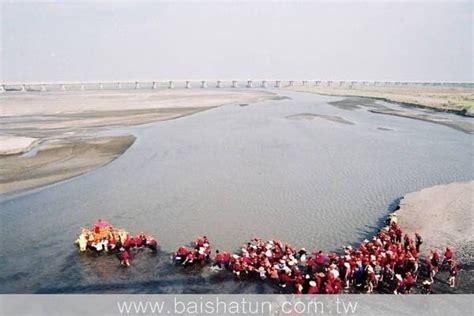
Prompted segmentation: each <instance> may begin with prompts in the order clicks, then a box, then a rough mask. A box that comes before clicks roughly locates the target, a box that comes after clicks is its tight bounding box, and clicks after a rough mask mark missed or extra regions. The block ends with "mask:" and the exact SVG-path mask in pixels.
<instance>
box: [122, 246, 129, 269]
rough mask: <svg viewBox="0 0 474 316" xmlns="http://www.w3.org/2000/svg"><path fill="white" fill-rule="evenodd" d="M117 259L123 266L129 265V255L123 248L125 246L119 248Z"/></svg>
mask: <svg viewBox="0 0 474 316" xmlns="http://www.w3.org/2000/svg"><path fill="white" fill-rule="evenodd" d="M119 259H120V263H121V264H122V265H123V266H126V267H129V266H130V255H129V254H128V251H127V250H125V248H123V247H122V248H120V253H119Z"/></svg>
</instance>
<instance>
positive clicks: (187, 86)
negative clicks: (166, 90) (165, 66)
mask: <svg viewBox="0 0 474 316" xmlns="http://www.w3.org/2000/svg"><path fill="white" fill-rule="evenodd" d="M189 88H191V82H190V81H186V89H189Z"/></svg>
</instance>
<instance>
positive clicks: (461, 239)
mask: <svg viewBox="0 0 474 316" xmlns="http://www.w3.org/2000/svg"><path fill="white" fill-rule="evenodd" d="M473 205H474V181H469V182H459V183H451V184H447V185H439V186H435V187H431V188H427V189H423V190H421V191H418V192H413V193H409V194H407V195H406V196H405V197H404V198H403V200H402V201H401V202H400V210H399V211H398V212H397V216H398V222H399V224H400V225H401V226H402V227H403V228H404V229H405V230H406V231H407V232H408V233H414V232H419V233H420V234H421V235H422V236H423V239H424V246H425V249H426V250H428V249H438V250H439V251H442V250H443V249H444V247H446V246H452V247H454V248H455V249H456V255H457V256H458V258H459V259H460V260H461V261H462V260H464V261H466V260H472V259H473V258H472V255H473V254H474V234H473V233H472V229H473V227H472V223H473V212H474V208H473Z"/></svg>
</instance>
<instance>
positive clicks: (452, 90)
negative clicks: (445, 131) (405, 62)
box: [287, 83, 474, 116]
mask: <svg viewBox="0 0 474 316" xmlns="http://www.w3.org/2000/svg"><path fill="white" fill-rule="evenodd" d="M287 89H291V90H294V91H301V92H312V93H317V94H321V95H332V96H345V97H369V98H372V99H377V100H382V101H387V102H395V103H401V104H406V105H411V106H415V107H420V108H429V109H433V110H437V111H443V112H453V113H456V114H460V115H465V116H474V89H473V88H472V87H471V88H470V87H445V86H435V85H428V86H419V85H418V86H416V85H407V86H394V85H391V84H380V83H379V84H377V85H376V86H374V85H365V86H362V85H359V84H355V85H352V87H350V86H349V85H348V84H347V83H346V84H344V85H342V86H335V85H333V86H293V87H287Z"/></svg>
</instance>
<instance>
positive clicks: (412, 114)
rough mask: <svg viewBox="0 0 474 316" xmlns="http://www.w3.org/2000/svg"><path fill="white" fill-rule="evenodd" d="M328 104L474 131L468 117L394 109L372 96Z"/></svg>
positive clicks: (468, 132)
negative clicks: (452, 116)
mask: <svg viewBox="0 0 474 316" xmlns="http://www.w3.org/2000/svg"><path fill="white" fill-rule="evenodd" d="M328 104H331V105H332V106H335V107H337V108H339V109H343V110H349V111H355V110H359V109H367V111H369V112H372V113H376V114H382V115H392V116H398V117H404V118H409V119H415V120H420V121H424V122H429V123H433V124H439V125H444V126H447V127H450V128H453V129H455V130H458V131H461V132H464V133H467V134H473V133H474V123H473V122H469V121H467V119H461V118H446V117H440V116H439V115H436V114H435V112H433V113H425V112H420V111H419V110H413V109H410V108H409V107H405V109H403V110H399V109H393V108H390V107H388V106H385V105H383V104H380V103H379V102H377V100H375V99H371V98H365V97H347V98H344V99H342V100H338V101H332V102H328Z"/></svg>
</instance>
